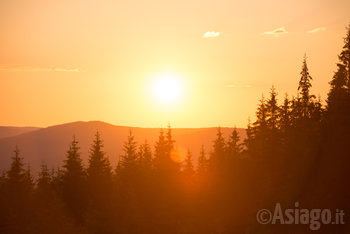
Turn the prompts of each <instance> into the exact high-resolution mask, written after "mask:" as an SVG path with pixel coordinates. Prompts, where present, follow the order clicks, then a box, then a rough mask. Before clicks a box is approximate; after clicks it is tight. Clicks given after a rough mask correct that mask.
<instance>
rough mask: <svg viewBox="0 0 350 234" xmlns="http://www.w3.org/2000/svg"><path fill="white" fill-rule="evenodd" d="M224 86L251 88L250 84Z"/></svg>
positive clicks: (227, 86) (228, 86)
mask: <svg viewBox="0 0 350 234" xmlns="http://www.w3.org/2000/svg"><path fill="white" fill-rule="evenodd" d="M225 87H226V88H252V87H253V86H252V85H249V84H228V85H226V86H225Z"/></svg>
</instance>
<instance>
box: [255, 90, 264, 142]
mask: <svg viewBox="0 0 350 234" xmlns="http://www.w3.org/2000/svg"><path fill="white" fill-rule="evenodd" d="M253 126H254V134H255V135H259V134H260V133H262V132H265V130H266V129H267V106H266V100H265V97H264V95H262V97H261V99H260V100H259V105H258V109H257V111H256V121H255V122H254V124H253Z"/></svg>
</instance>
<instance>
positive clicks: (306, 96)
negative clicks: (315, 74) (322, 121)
mask: <svg viewBox="0 0 350 234" xmlns="http://www.w3.org/2000/svg"><path fill="white" fill-rule="evenodd" d="M300 75H301V77H300V80H299V86H298V91H299V94H300V96H301V97H300V98H301V108H302V109H301V117H303V118H308V117H309V106H310V99H311V98H315V96H314V95H310V88H311V87H312V85H311V81H312V77H311V76H310V74H309V69H308V67H307V62H306V55H305V56H304V60H303V65H302V69H301V72H300Z"/></svg>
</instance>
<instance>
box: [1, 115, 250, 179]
mask: <svg viewBox="0 0 350 234" xmlns="http://www.w3.org/2000/svg"><path fill="white" fill-rule="evenodd" d="M97 130H98V131H99V132H100V134H101V137H102V139H103V140H104V146H105V147H104V150H105V152H106V153H107V155H108V156H109V158H110V160H111V163H112V165H113V166H115V165H116V164H117V162H118V159H119V156H120V155H121V154H122V146H123V143H124V142H125V140H126V139H127V136H128V134H129V131H130V130H131V131H132V133H133V135H134V136H135V139H136V141H137V142H138V143H143V142H144V141H145V140H146V139H147V141H148V142H149V143H150V144H151V145H152V150H153V149H154V143H155V142H156V141H157V139H158V136H159V132H160V129H159V128H138V127H124V126H115V125H111V124H108V123H104V122H100V121H90V122H73V123H67V124H62V125H56V126H52V127H47V128H40V129H34V130H32V131H29V130H28V131H27V132H25V133H23V134H20V135H14V136H10V137H6V138H1V139H0V171H2V170H4V169H8V168H9V166H10V162H11V157H12V155H13V150H14V148H15V146H16V145H17V146H18V147H19V149H20V152H21V156H22V157H24V162H25V163H26V164H28V163H29V164H30V167H31V169H32V170H33V171H34V172H37V171H38V170H39V168H40V164H41V163H42V162H45V163H47V164H48V166H49V167H58V166H61V165H62V161H63V160H64V159H65V157H66V151H67V149H68V146H69V144H70V142H71V141H72V138H73V135H75V136H76V138H77V140H78V141H79V146H80V147H81V153H82V158H83V160H84V163H85V164H87V158H88V154H89V148H90V145H91V143H92V141H93V139H94V135H95V133H96V131H97ZM232 130H233V129H232V128H222V132H223V134H224V136H226V137H228V136H229V135H230V134H231V132H232ZM164 131H166V129H164ZM237 131H238V132H239V134H240V136H241V139H243V138H244V137H245V130H244V129H237ZM216 133H217V128H215V127H213V128H173V129H172V134H173V138H174V139H175V140H176V146H177V148H178V150H179V152H180V153H182V154H186V152H187V150H190V151H191V152H192V154H193V156H194V158H196V157H197V156H198V154H199V151H200V148H201V145H204V147H205V149H206V151H208V152H209V151H210V150H211V146H212V143H213V140H214V139H215V137H216Z"/></svg>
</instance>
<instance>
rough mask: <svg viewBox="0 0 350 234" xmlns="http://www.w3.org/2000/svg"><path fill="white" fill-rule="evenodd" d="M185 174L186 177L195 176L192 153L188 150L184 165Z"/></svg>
mask: <svg viewBox="0 0 350 234" xmlns="http://www.w3.org/2000/svg"><path fill="white" fill-rule="evenodd" d="M182 171H183V173H184V175H185V176H186V177H192V176H193V175H194V166H193V159H192V153H191V151H189V150H187V154H186V158H185V161H184V165H183V170H182Z"/></svg>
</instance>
